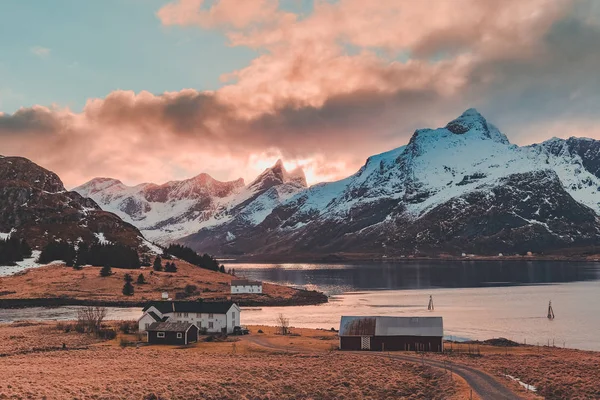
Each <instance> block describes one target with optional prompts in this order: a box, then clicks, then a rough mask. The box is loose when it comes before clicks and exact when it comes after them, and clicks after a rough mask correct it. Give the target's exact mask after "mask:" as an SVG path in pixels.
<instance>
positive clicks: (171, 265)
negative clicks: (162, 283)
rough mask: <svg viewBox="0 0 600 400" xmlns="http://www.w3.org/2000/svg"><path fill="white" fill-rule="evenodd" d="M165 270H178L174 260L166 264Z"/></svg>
mask: <svg viewBox="0 0 600 400" xmlns="http://www.w3.org/2000/svg"><path fill="white" fill-rule="evenodd" d="M165 272H177V265H175V263H174V262H171V263H169V262H168V263H166V264H165Z"/></svg>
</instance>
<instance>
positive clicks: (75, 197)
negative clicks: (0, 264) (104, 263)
mask: <svg viewBox="0 0 600 400" xmlns="http://www.w3.org/2000/svg"><path fill="white" fill-rule="evenodd" d="M0 205H1V207H0V237H1V238H6V237H8V236H14V237H17V238H19V239H26V240H27V241H28V242H29V244H30V245H31V246H32V247H33V248H34V249H38V250H39V249H41V248H42V247H43V246H44V245H45V244H47V243H48V242H50V241H55V240H64V241H69V242H71V243H76V242H78V241H81V240H83V241H85V242H88V243H92V242H96V241H110V242H113V243H121V244H125V245H127V246H131V247H137V248H139V249H140V250H142V251H144V249H148V248H149V247H152V245H151V244H150V243H148V242H147V241H146V240H145V239H144V238H143V237H142V234H141V233H140V232H139V230H138V229H137V228H136V227H135V226H133V225H131V224H128V223H126V222H123V221H122V220H121V219H120V218H119V217H118V216H116V215H114V214H112V213H109V212H106V211H103V210H102V209H101V208H100V206H98V204H96V202H94V201H93V200H92V199H89V198H85V197H83V196H81V195H80V194H79V193H76V192H72V191H67V190H66V189H65V187H64V186H63V183H62V181H61V180H60V178H59V177H58V176H57V175H56V174H55V173H53V172H51V171H48V170H46V169H44V168H42V167H40V166H39V165H37V164H35V163H33V162H31V161H30V160H28V159H26V158H23V157H0Z"/></svg>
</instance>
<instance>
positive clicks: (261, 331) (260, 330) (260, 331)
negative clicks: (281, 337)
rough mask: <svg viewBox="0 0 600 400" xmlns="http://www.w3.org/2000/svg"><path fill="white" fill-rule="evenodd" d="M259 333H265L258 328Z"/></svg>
mask: <svg viewBox="0 0 600 400" xmlns="http://www.w3.org/2000/svg"><path fill="white" fill-rule="evenodd" d="M256 332H258V333H264V332H263V330H262V329H259V330H257V331H256Z"/></svg>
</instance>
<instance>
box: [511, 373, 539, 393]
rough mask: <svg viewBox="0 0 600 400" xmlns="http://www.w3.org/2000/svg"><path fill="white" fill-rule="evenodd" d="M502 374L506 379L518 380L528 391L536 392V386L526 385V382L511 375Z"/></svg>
mask: <svg viewBox="0 0 600 400" xmlns="http://www.w3.org/2000/svg"><path fill="white" fill-rule="evenodd" d="M504 376H506V377H507V378H508V379H511V380H513V381H515V382H518V383H519V385H521V386H523V387H524V388H525V389H527V390H528V391H530V392H537V388H536V387H535V386H533V385H528V384H527V383H525V382H523V381H521V380H520V379H519V378H515V377H514V376H511V375H504Z"/></svg>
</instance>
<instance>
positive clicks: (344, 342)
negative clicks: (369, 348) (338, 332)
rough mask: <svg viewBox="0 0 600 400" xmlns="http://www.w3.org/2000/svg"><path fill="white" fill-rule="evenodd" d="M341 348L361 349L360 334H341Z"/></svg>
mask: <svg viewBox="0 0 600 400" xmlns="http://www.w3.org/2000/svg"><path fill="white" fill-rule="evenodd" d="M340 349H341V350H360V336H341V337H340Z"/></svg>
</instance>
